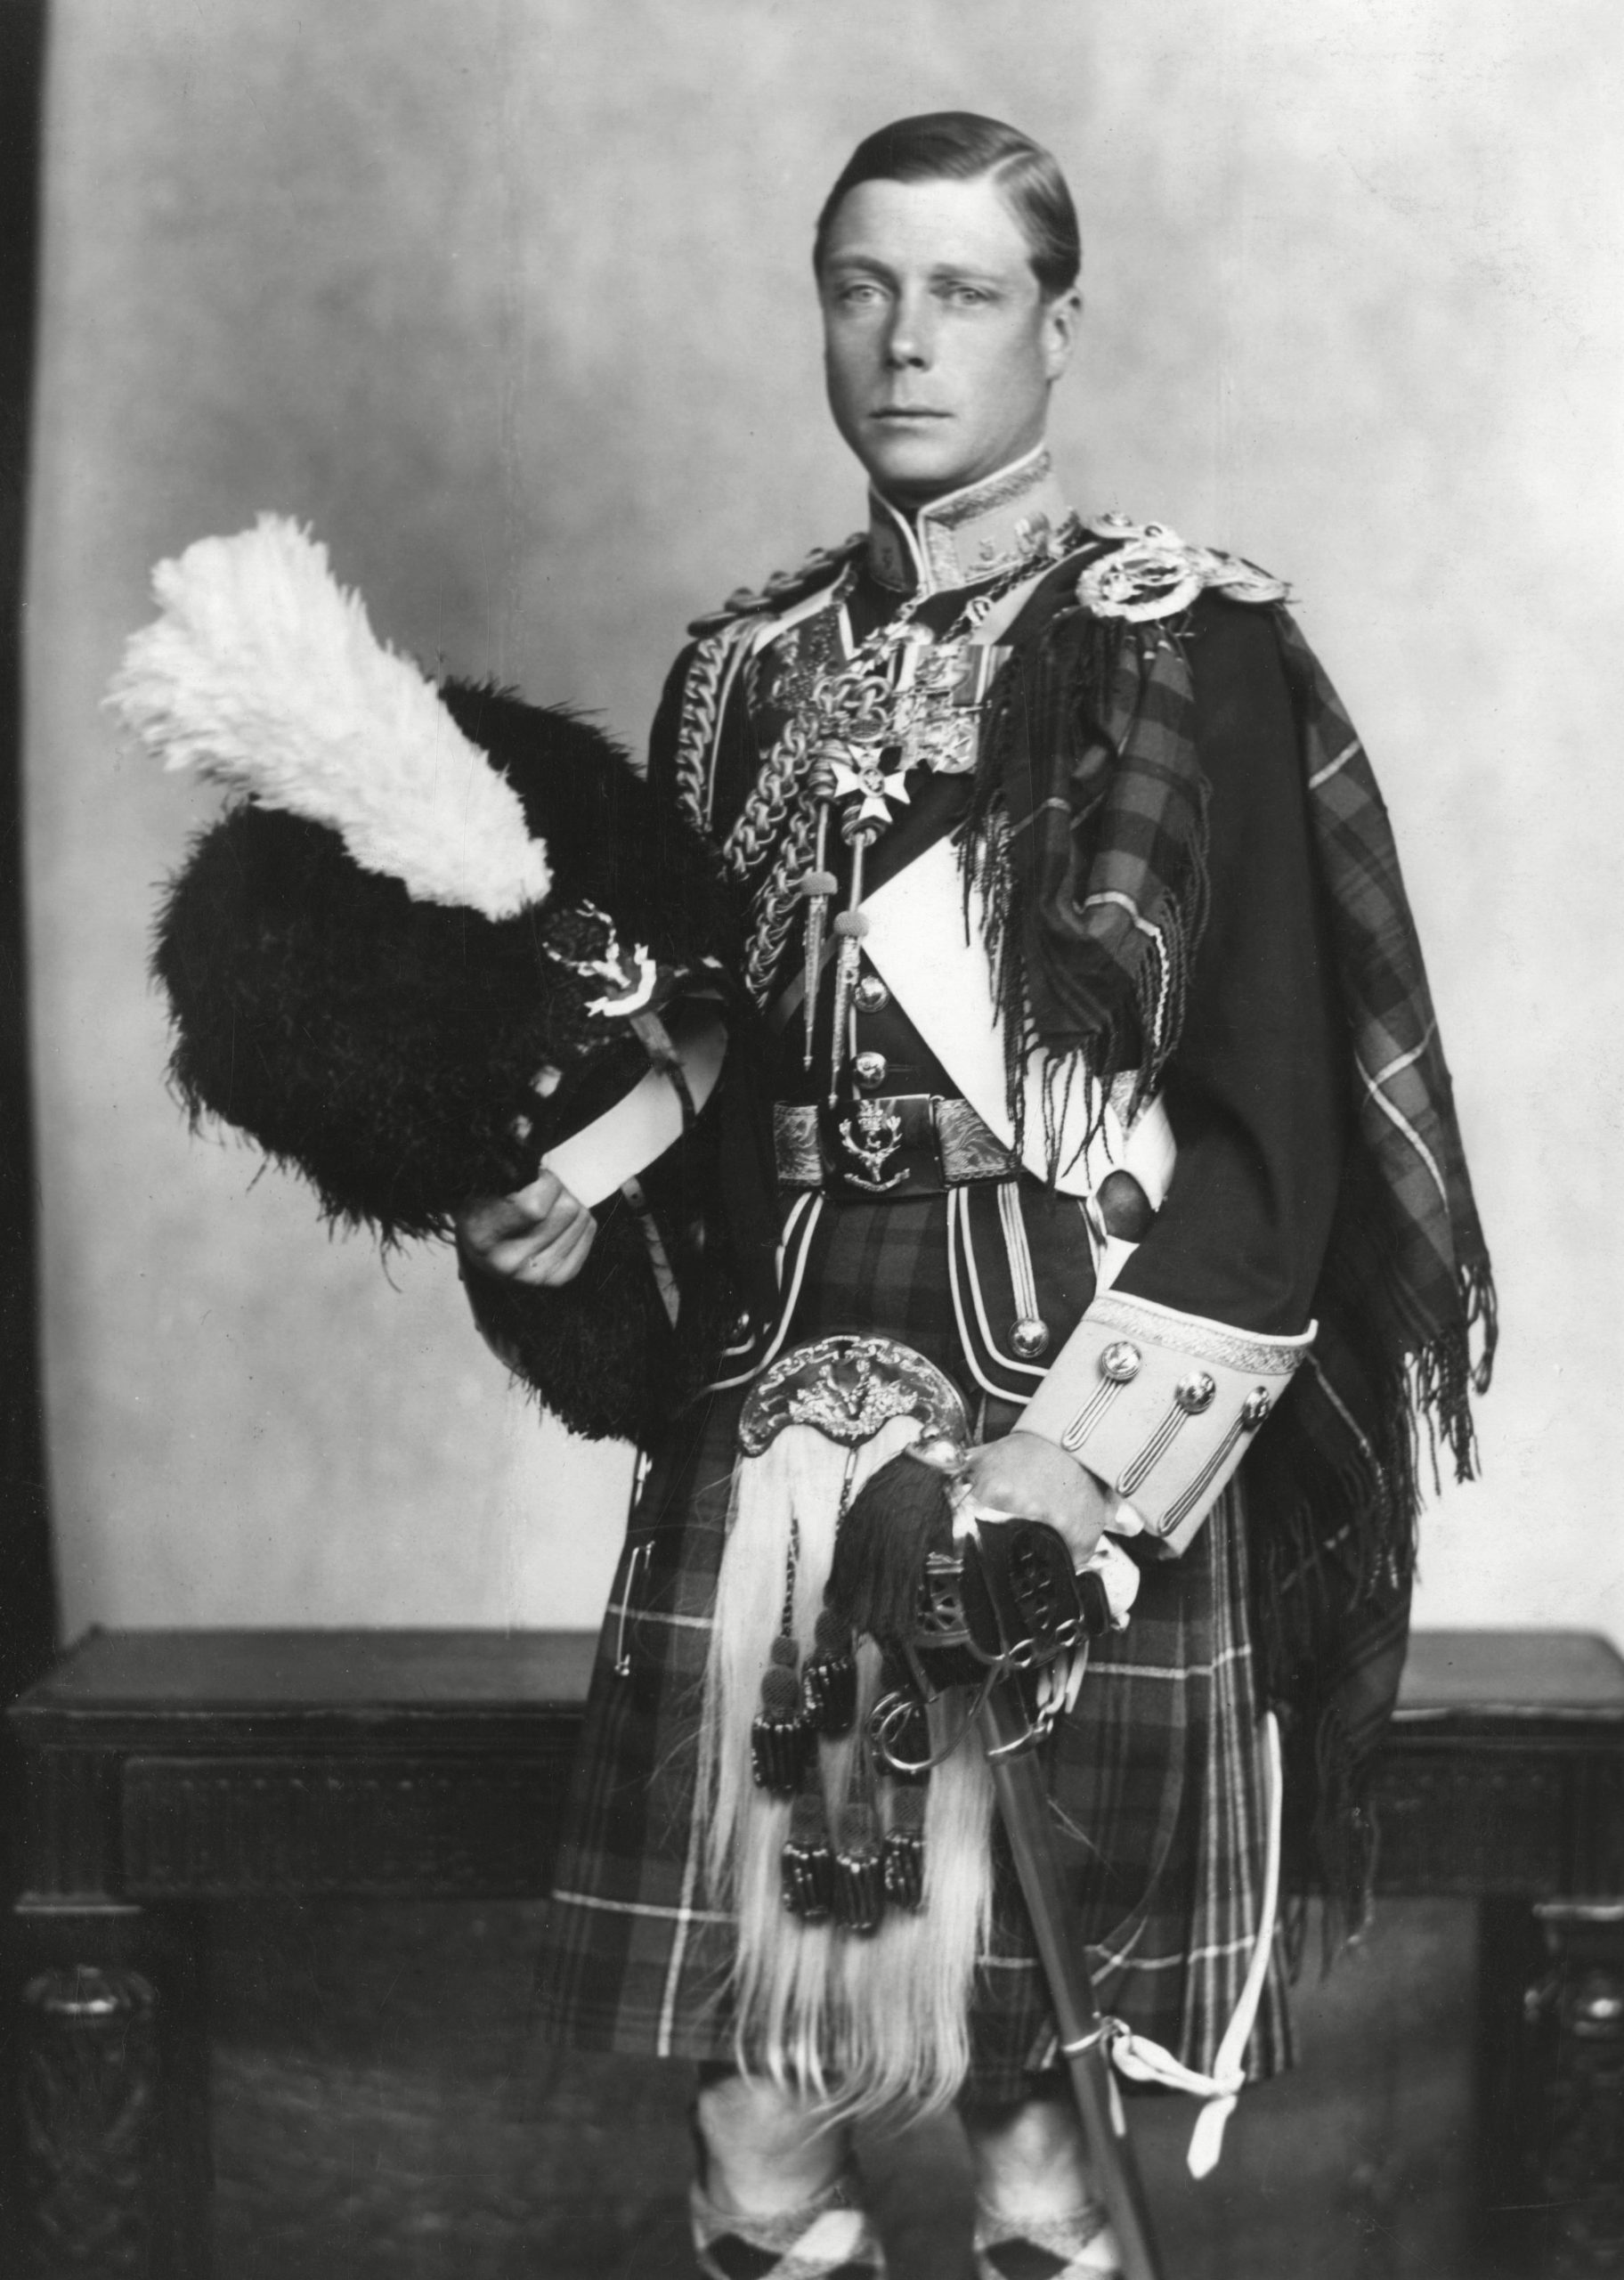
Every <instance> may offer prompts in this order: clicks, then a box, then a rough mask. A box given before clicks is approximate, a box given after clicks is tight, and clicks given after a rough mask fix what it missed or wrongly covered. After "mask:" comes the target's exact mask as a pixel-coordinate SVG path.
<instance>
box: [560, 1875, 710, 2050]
mask: <svg viewBox="0 0 1624 2280" xmlns="http://www.w3.org/2000/svg"><path fill="white" fill-rule="evenodd" d="M685 1882H686V1879H685ZM551 1897H552V1898H553V1899H554V1900H556V1901H557V1902H558V1903H559V1905H560V1906H561V1907H564V1908H592V1909H597V1911H598V1913H599V1914H600V1915H603V1916H662V1917H665V1918H668V1919H669V1920H670V1921H671V1922H673V1923H678V1924H731V1923H732V1921H733V1918H732V1917H731V1916H725V1915H722V1914H720V1913H719V1911H718V1910H717V1909H713V1908H687V1907H682V1908H664V1907H662V1906H660V1905H659V1904H658V1903H657V1902H655V1901H652V1900H605V1899H603V1898H602V1897H601V1896H600V1895H599V1894H598V1893H591V1892H569V1891H564V1890H556V1891H555V1892H554V1893H552V1894H551ZM663 2055H666V2054H662V2056H663Z"/></svg>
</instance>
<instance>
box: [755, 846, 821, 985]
mask: <svg viewBox="0 0 1624 2280" xmlns="http://www.w3.org/2000/svg"><path fill="white" fill-rule="evenodd" d="M816 830H817V810H816V803H815V802H810V801H808V802H806V803H805V804H804V805H803V806H801V807H800V809H799V810H797V811H796V813H795V814H794V815H793V816H792V818H791V819H790V826H789V829H788V830H787V831H786V832H785V833H784V843H783V844H782V846H781V847H780V848H779V850H778V860H777V861H776V862H775V864H774V866H773V868H772V874H771V876H770V877H769V878H768V879H767V882H766V883H765V884H764V885H763V887H762V889H761V891H760V892H759V895H758V896H757V898H756V928H755V932H754V934H753V935H752V936H751V944H750V956H749V957H748V958H747V959H746V960H745V965H744V981H745V986H746V987H747V988H748V989H749V991H750V993H751V997H753V998H754V999H755V1001H756V1003H757V1005H758V1006H765V1005H766V1003H767V997H768V995H769V993H770V991H771V989H772V986H773V976H774V974H775V973H776V971H777V967H778V961H779V959H780V958H781V957H783V956H784V944H785V943H786V942H787V941H788V940H789V938H790V929H791V928H792V926H793V924H794V923H795V914H796V912H797V910H799V909H800V907H801V900H802V897H801V893H800V882H801V877H802V875H803V874H804V873H805V872H807V871H808V870H810V868H811V867H812V851H813V845H814V841H815V837H816Z"/></svg>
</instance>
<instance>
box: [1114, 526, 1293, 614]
mask: <svg viewBox="0 0 1624 2280" xmlns="http://www.w3.org/2000/svg"><path fill="white" fill-rule="evenodd" d="M1088 529H1089V532H1090V533H1091V534H1092V536H1093V537H1095V538H1097V539H1104V540H1106V541H1107V542H1108V550H1107V551H1106V552H1104V553H1101V554H1097V555H1095V556H1094V558H1092V560H1091V561H1090V562H1088V563H1087V564H1086V565H1085V566H1084V569H1083V572H1082V574H1081V575H1080V576H1079V578H1078V580H1077V599H1078V600H1079V601H1080V602H1081V603H1082V605H1083V607H1084V609H1087V610H1092V612H1093V614H1094V615H1095V616H1096V617H1121V618H1126V619H1128V620H1129V621H1130V622H1131V623H1135V624H1142V623H1147V622H1148V621H1149V620H1151V619H1153V618H1158V617H1174V616H1176V615H1178V613H1179V612H1180V611H1181V610H1183V609H1188V608H1189V607H1190V604H1191V602H1193V601H1195V600H1196V599H1198V597H1199V596H1200V595H1202V594H1204V593H1208V592H1218V593H1222V594H1227V595H1228V596H1229V598H1230V600H1231V601H1237V602H1283V601H1286V600H1287V599H1289V592H1290V590H1289V588H1287V586H1286V584H1285V583H1284V582H1283V581H1282V580H1280V579H1279V578H1271V576H1270V574H1269V573H1268V572H1267V571H1266V570H1260V569H1259V568H1258V566H1257V565H1256V563H1255V562H1247V561H1246V560H1245V559H1244V558H1242V557H1241V556H1240V555H1238V554H1221V553H1220V552H1219V551H1218V550H1217V549H1216V548H1214V547H1210V546H1190V545H1189V544H1188V543H1187V542H1185V541H1184V540H1183V539H1181V537H1180V536H1179V534H1178V533H1177V531H1170V530H1169V529H1168V528H1167V526H1166V525H1165V523H1131V522H1130V521H1129V520H1128V518H1127V517H1126V516H1125V515H1101V516H1100V517H1098V519H1097V520H1095V521H1093V522H1091V523H1090V524H1089V525H1088Z"/></svg>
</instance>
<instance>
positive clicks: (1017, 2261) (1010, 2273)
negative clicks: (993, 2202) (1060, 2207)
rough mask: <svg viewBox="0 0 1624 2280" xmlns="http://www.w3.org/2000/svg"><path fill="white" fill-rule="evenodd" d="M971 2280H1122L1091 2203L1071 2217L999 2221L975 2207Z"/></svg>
mask: <svg viewBox="0 0 1624 2280" xmlns="http://www.w3.org/2000/svg"><path fill="white" fill-rule="evenodd" d="M976 2280H1122V2255H1121V2251H1120V2250H1119V2249H1118V2248H1117V2235H1116V2234H1115V2233H1113V2232H1112V2230H1111V2228H1110V2227H1109V2225H1108V2223H1107V2222H1106V2216H1105V2211H1104V2210H1103V2209H1102V2208H1101V2207H1100V2204H1099V2203H1098V2202H1097V2201H1096V2202H1091V2203H1089V2205H1088V2207H1087V2208H1086V2209H1083V2210H1079V2211H1078V2212H1077V2214H1076V2216H1075V2217H1025V2218H1018V2217H999V2216H995V2214H994V2212H993V2211H991V2210H990V2209H986V2208H980V2207H978V2209H977V2211H976Z"/></svg>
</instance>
